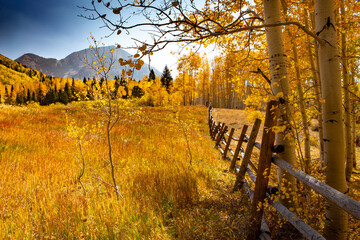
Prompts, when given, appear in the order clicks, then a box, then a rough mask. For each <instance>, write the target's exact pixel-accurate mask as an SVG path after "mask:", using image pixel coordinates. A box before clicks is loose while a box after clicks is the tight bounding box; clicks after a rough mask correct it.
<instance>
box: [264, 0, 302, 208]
mask: <svg viewBox="0 0 360 240" xmlns="http://www.w3.org/2000/svg"><path fill="white" fill-rule="evenodd" d="M263 3H264V13H265V24H272V23H278V22H281V19H280V17H281V14H280V1H279V0H264V1H263ZM265 32H266V39H267V44H268V53H269V64H270V73H271V88H272V91H273V93H274V94H275V95H277V96H278V97H279V98H280V100H281V101H280V102H281V104H280V108H281V111H280V116H279V122H278V125H286V130H285V132H282V133H278V134H277V135H276V144H277V145H283V146H284V149H285V150H284V152H282V153H280V154H279V156H280V157H281V158H282V159H284V160H285V161H287V162H288V163H290V164H292V165H293V166H295V165H296V155H295V146H294V144H293V142H292V141H291V140H290V139H288V138H286V135H288V137H289V135H290V136H291V134H289V133H290V132H291V128H290V124H289V122H290V121H291V119H290V116H291V110H290V105H289V100H288V96H289V95H290V85H289V78H288V73H287V64H286V55H285V48H284V39H283V35H282V27H280V26H278V27H269V28H266V30H265ZM278 175H279V180H282V178H283V177H284V178H285V180H286V181H285V183H284V187H285V189H286V191H288V190H289V189H292V190H295V189H296V182H295V179H294V178H293V177H292V176H291V175H290V174H288V173H285V172H284V171H282V170H280V169H279V171H278ZM290 196H293V195H292V194H290ZM290 200H291V201H290ZM293 200H294V199H289V198H285V199H284V201H282V203H283V204H284V205H285V206H287V207H293V205H294V204H293Z"/></svg>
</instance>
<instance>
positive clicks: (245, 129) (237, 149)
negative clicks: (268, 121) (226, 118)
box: [230, 125, 248, 171]
mask: <svg viewBox="0 0 360 240" xmlns="http://www.w3.org/2000/svg"><path fill="white" fill-rule="evenodd" d="M247 129H248V125H244V126H243V128H242V131H241V134H240V137H239V141H238V144H237V145H236V149H235V152H234V156H233V159H232V161H231V164H230V171H232V170H234V168H235V164H236V160H237V158H238V156H239V153H240V149H241V145H242V143H243V142H244V138H245V134H246V131H247Z"/></svg>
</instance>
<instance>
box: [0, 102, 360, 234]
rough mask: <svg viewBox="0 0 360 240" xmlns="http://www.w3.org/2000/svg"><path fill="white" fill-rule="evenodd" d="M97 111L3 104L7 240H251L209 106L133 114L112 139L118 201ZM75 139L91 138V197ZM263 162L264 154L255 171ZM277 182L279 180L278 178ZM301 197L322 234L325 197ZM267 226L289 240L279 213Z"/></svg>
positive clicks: (87, 152) (1, 227) (1, 181)
mask: <svg viewBox="0 0 360 240" xmlns="http://www.w3.org/2000/svg"><path fill="white" fill-rule="evenodd" d="M91 104H92V103H74V104H71V105H67V106H64V105H51V106H47V107H40V106H37V105H30V106H27V107H14V106H8V105H0V176H1V178H0V239H242V238H243V237H244V236H245V233H246V226H247V219H248V210H249V202H248V198H247V197H246V195H245V193H243V192H238V193H236V194H232V193H231V189H232V186H233V183H234V175H233V174H230V173H229V172H227V171H224V170H227V169H228V167H229V163H228V162H225V161H224V160H222V159H221V156H220V153H219V151H218V150H215V149H214V148H213V146H214V142H213V141H212V140H211V139H210V137H209V136H208V126H207V119H206V117H207V112H206V108H205V107H180V108H174V107H167V108H166V107H157V108H155V107H151V108H150V107H148V108H142V109H140V108H138V107H131V109H129V110H131V111H134V110H135V111H137V114H132V115H127V116H126V117H123V118H121V119H120V121H119V122H118V124H117V125H116V126H115V128H114V129H113V131H112V134H111V139H112V142H113V150H114V151H113V157H114V162H115V176H116V181H117V183H118V185H119V192H120V194H121V197H120V198H119V199H117V198H116V194H115V192H114V189H113V188H112V187H110V186H109V185H108V184H107V183H111V182H112V179H111V174H110V165H109V162H108V158H107V155H108V148H107V145H106V132H105V130H104V119H105V118H104V115H103V113H102V111H99V110H98V109H96V108H92V107H91ZM214 117H215V119H216V121H224V122H226V123H227V124H228V125H230V126H231V127H235V128H238V129H239V128H241V127H242V125H243V124H249V125H251V122H252V120H249V119H248V113H246V112H243V111H240V110H227V109H226V110H222V109H216V110H215V112H214ZM250 128H251V127H250ZM74 130H78V131H80V132H81V133H82V137H83V138H82V144H81V147H82V150H83V154H84V159H85V171H84V176H83V177H82V182H83V184H84V187H85V189H86V194H84V191H83V189H82V187H81V185H80V183H79V181H78V179H77V177H78V176H79V174H80V172H81V161H79V160H81V154H80V151H79V145H78V142H77V141H76V139H74V138H73V135H74V134H73V131H74ZM248 131H250V129H249V130H248ZM237 133H239V130H237ZM259 135H260V136H261V134H259ZM236 137H238V136H236ZM187 142H188V143H189V148H188V147H187ZM189 150H190V151H189ZM257 156H258V152H257V151H254V158H253V159H254V160H255V162H256V158H257ZM273 170H274V171H275V170H276V169H275V168H273ZM315 174H316V175H317V176H318V177H319V178H320V179H323V177H324V176H323V172H316V173H315ZM271 180H272V181H276V173H275V174H274V175H273V178H272V179H271ZM359 182H360V179H359V177H358V175H356V174H355V175H354V182H352V183H350V184H349V187H350V195H351V196H352V197H354V198H355V199H357V200H359V199H360V194H359V191H358V189H359V187H360V184H359ZM297 197H298V202H299V207H302V209H303V210H301V212H299V215H300V216H301V217H302V218H303V219H305V221H306V222H308V223H309V224H310V225H311V226H312V227H314V228H315V229H317V230H321V228H322V227H323V222H324V216H323V212H324V209H325V205H324V200H323V198H321V197H320V196H319V195H317V194H315V193H313V195H312V198H311V201H310V200H309V199H303V198H302V196H301V193H299V195H298V196H297ZM299 199H300V200H299ZM301 199H303V200H301ZM266 218H267V219H268V223H269V226H270V228H271V230H272V232H273V235H272V238H273V239H289V235H288V233H286V232H285V233H283V232H281V230H280V229H279V226H281V225H282V223H283V222H284V220H282V219H280V218H279V217H278V215H277V213H276V212H274V211H273V210H272V208H271V207H267V214H266ZM358 227H359V223H358V221H357V220H354V219H352V218H350V234H349V237H350V238H349V239H354V238H353V237H354V236H357V235H358V234H359V230H358V229H359V228H358Z"/></svg>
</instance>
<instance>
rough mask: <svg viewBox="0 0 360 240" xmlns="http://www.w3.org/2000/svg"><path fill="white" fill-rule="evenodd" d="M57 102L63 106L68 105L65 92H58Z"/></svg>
mask: <svg viewBox="0 0 360 240" xmlns="http://www.w3.org/2000/svg"><path fill="white" fill-rule="evenodd" d="M59 102H61V103H63V104H65V105H66V104H68V103H69V96H68V94H67V93H66V92H65V91H62V90H60V92H59Z"/></svg>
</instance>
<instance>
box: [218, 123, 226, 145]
mask: <svg viewBox="0 0 360 240" xmlns="http://www.w3.org/2000/svg"><path fill="white" fill-rule="evenodd" d="M227 129H228V126H226V125H225V123H224V125H223V126H222V128H221V130H220V132H219V135H217V138H216V142H215V147H217V146H219V145H220V141H221V139H222V138H223V136H224V134H225V132H226V130H227Z"/></svg>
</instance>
